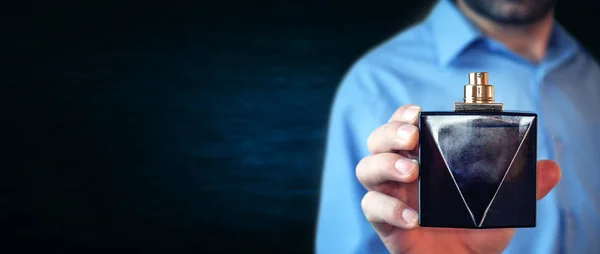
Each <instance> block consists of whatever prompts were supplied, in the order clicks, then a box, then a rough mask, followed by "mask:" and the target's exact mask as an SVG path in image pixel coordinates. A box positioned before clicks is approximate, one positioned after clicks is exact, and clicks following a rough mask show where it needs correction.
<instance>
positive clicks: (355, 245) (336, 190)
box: [315, 64, 394, 254]
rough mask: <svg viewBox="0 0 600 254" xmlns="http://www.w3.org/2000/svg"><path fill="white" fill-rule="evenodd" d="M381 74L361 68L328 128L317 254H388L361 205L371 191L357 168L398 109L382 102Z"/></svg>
mask: <svg viewBox="0 0 600 254" xmlns="http://www.w3.org/2000/svg"><path fill="white" fill-rule="evenodd" d="M374 77H376V73H374V72H373V71H372V70H370V69H369V68H368V67H366V66H365V65H362V64H356V65H354V66H353V68H351V69H350V71H349V72H348V73H347V74H346V76H345V77H344V79H343V81H342V82H341V84H340V87H339V88H338V91H337V93H336V96H335V99H334V102H333V106H332V110H331V114H330V119H329V127H328V135H327V143H326V149H325V159H324V168H323V175H322V180H321V193H320V201H319V213H318V222H317V230H316V231H317V232H316V246H315V247H316V253H317V254H331V253H335V254H346V253H348V254H349V253H387V251H386V250H385V247H384V246H383V244H382V243H381V240H380V239H379V237H378V236H377V234H376V232H375V231H374V229H373V228H372V226H371V225H370V224H369V223H368V221H367V220H366V219H365V217H364V215H363V213H362V209H361V206H360V203H361V199H362V197H363V196H364V194H365V193H366V189H365V188H364V187H363V186H362V185H361V184H360V182H358V180H357V178H356V175H355V168H356V165H357V164H358V162H359V161H360V160H361V159H362V158H363V157H365V156H367V155H369V154H370V153H369V151H368V149H367V145H366V144H367V138H368V136H369V135H370V133H371V132H372V131H373V130H375V129H376V128H377V127H379V126H381V125H382V124H384V123H385V122H387V120H388V119H389V117H390V116H391V114H392V113H393V111H394V110H393V109H391V108H390V107H388V106H387V105H385V103H382V101H383V100H381V98H378V97H379V96H378V93H377V84H376V79H375V78H374Z"/></svg>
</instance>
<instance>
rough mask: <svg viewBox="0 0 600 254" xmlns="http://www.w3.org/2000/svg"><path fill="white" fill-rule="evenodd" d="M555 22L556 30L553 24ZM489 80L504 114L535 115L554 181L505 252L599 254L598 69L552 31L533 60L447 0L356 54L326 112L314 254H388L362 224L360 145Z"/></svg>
mask: <svg viewBox="0 0 600 254" xmlns="http://www.w3.org/2000/svg"><path fill="white" fill-rule="evenodd" d="M555 24H556V23H555ZM477 71H486V72H489V73H490V79H489V81H490V83H491V84H494V85H495V86H496V101H497V102H502V103H504V105H505V109H506V110H520V111H533V112H537V113H538V115H539V131H538V150H539V151H538V153H539V159H552V160H555V161H556V162H557V163H559V165H560V166H561V168H562V170H563V175H562V180H561V181H560V183H559V184H558V186H557V187H556V188H555V189H554V190H553V191H551V192H550V193H549V194H548V195H547V196H546V197H545V198H544V199H543V200H542V201H539V202H538V217H537V227H536V228H526V229H518V230H517V232H516V234H515V237H514V239H513V240H512V242H511V243H510V245H509V247H508V248H507V249H506V251H505V253H540V254H548V253H567V252H568V253H600V100H599V99H600V68H599V67H598V64H597V63H596V61H595V60H594V59H593V58H592V57H591V56H590V55H589V54H588V53H587V52H586V51H585V50H584V49H583V48H582V47H581V46H580V45H579V44H578V43H577V42H576V41H575V40H574V39H573V38H572V37H571V36H570V35H568V34H567V33H566V31H564V30H563V29H562V28H561V27H560V25H558V24H556V25H555V26H554V28H553V30H552V35H551V39H550V43H549V47H548V52H547V54H546V56H545V58H544V59H543V60H542V61H541V62H540V63H538V64H536V63H532V62H530V61H528V60H526V59H524V58H522V57H520V56H518V55H517V54H515V53H513V52H511V51H510V50H508V49H507V48H506V47H505V46H503V45H502V44H501V43H499V42H498V41H495V40H493V39H490V38H486V37H485V36H484V35H483V34H481V32H480V31H479V30H478V29H477V28H476V27H475V26H473V24H472V23H470V22H469V21H468V20H467V19H466V18H465V17H464V16H463V15H462V13H461V12H460V11H459V10H458V9H457V8H456V6H455V5H454V3H452V1H450V0H442V1H440V2H439V3H438V4H437V5H436V6H435V8H434V9H433V11H432V12H431V13H430V15H429V16H428V17H427V18H426V19H425V20H424V21H423V22H421V23H419V24H417V25H415V26H413V27H411V28H409V29H408V30H405V31H403V32H402V33H400V34H398V35H396V36H394V37H392V38H391V39H389V40H387V41H385V42H384V43H382V44H381V45H379V46H377V47H375V48H374V49H372V50H370V51H369V52H368V53H367V54H365V55H364V56H363V57H361V58H360V59H359V60H358V61H357V62H356V63H355V64H354V65H353V66H352V67H351V68H350V70H349V71H348V73H347V74H346V76H345V78H344V79H343V81H342V83H341V85H340V87H339V89H338V91H337V94H336V97H335V100H334V104H333V108H332V113H331V118H330V123H329V135H328V139H327V148H326V157H325V162H324V172H323V179H322V190H321V200H320V208H319V209H320V210H319V216H318V225H317V238H316V252H317V253H318V254H349V253H387V250H386V249H385V247H384V246H383V244H382V242H381V240H380V239H379V238H378V236H377V234H376V233H375V231H374V230H373V228H372V227H371V225H370V224H369V223H368V222H367V220H366V219H365V217H364V215H363V213H362V210H361V207H360V201H361V199H362V197H363V195H364V194H365V193H366V190H365V189H364V188H363V187H362V186H361V184H360V183H359V182H358V180H357V179H356V177H355V166H356V164H357V163H358V162H359V160H360V159H361V158H363V157H365V156H367V155H369V152H368V150H367V145H366V140H367V137H368V136H369V134H370V133H371V132H372V131H373V130H375V128H377V127H378V126H380V125H382V124H384V123H386V122H387V120H388V119H389V117H390V116H391V115H392V114H393V113H394V111H395V110H396V109H397V108H398V107H400V106H402V105H404V104H409V103H414V104H418V105H420V106H422V108H423V109H424V110H427V111H452V110H453V103H454V102H457V101H461V100H462V98H463V85H464V84H466V83H467V82H468V78H467V74H468V73H469V72H477Z"/></svg>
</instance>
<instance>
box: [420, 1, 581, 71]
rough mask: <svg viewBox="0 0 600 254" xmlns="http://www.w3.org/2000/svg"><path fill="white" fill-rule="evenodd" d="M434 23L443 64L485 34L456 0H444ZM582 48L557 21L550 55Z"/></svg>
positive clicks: (562, 55)
mask: <svg viewBox="0 0 600 254" xmlns="http://www.w3.org/2000/svg"><path fill="white" fill-rule="evenodd" d="M427 22H429V23H430V24H431V28H432V32H433V37H434V40H435V42H434V44H435V47H436V49H437V52H438V63H439V64H440V66H443V67H445V66H448V65H449V64H450V63H452V61H453V60H454V59H456V58H457V57H458V56H459V55H460V54H461V53H462V52H463V51H464V50H465V49H466V48H468V47H469V46H470V45H472V44H473V43H474V42H475V41H477V40H479V39H484V38H485V36H484V35H483V34H482V33H481V31H480V30H479V28H477V27H476V26H475V25H474V24H473V23H471V21H469V20H468V19H467V18H466V17H465V16H464V15H463V14H462V12H461V11H460V10H459V9H458V7H457V6H456V5H455V4H454V1H453V0H440V1H439V2H438V3H437V5H436V6H435V7H434V9H433V10H432V12H431V13H430V14H429V16H428V18H427ZM578 49H579V46H578V43H577V42H576V40H575V39H574V38H573V37H572V36H571V35H570V34H568V32H567V31H566V30H565V29H564V28H563V27H562V26H561V25H560V24H558V22H556V21H555V22H554V27H553V29H552V34H551V36H550V41H549V47H548V51H549V52H548V54H553V55H554V56H555V57H558V56H560V57H559V58H561V60H564V59H566V58H569V57H571V56H573V55H575V53H576V52H577V50H578Z"/></svg>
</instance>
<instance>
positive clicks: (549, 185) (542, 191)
mask: <svg viewBox="0 0 600 254" xmlns="http://www.w3.org/2000/svg"><path fill="white" fill-rule="evenodd" d="M561 176H562V172H561V170H560V167H559V166H558V164H556V162H554V161H551V160H541V161H538V165H537V199H538V200H540V199H542V198H544V197H545V196H546V195H547V194H548V192H550V191H551V190H552V189H553V188H554V187H555V186H556V185H557V184H558V182H559V181H560V178H561Z"/></svg>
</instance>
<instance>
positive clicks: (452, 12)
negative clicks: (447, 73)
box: [427, 0, 483, 66]
mask: <svg viewBox="0 0 600 254" xmlns="http://www.w3.org/2000/svg"><path fill="white" fill-rule="evenodd" d="M427 20H428V22H429V23H430V24H431V28H432V32H433V36H434V40H435V46H436V48H437V51H438V56H439V59H438V60H439V64H440V65H442V66H446V65H448V64H449V63H451V62H452V60H454V58H456V57H457V56H458V55H459V54H460V53H461V52H462V51H463V50H464V49H465V48H466V47H467V46H469V45H470V44H471V43H473V42H474V41H475V40H477V39H480V38H482V37H483V36H482V34H481V32H480V31H479V29H478V28H477V27H475V26H474V25H473V24H472V23H471V22H470V21H469V20H468V19H467V18H466V17H465V16H464V15H463V14H462V12H460V10H458V8H457V7H456V5H455V4H454V3H453V1H452V0H440V1H439V2H438V3H437V5H436V6H435V7H434V9H433V10H432V12H431V13H430V14H429V17H428V18H427Z"/></svg>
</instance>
